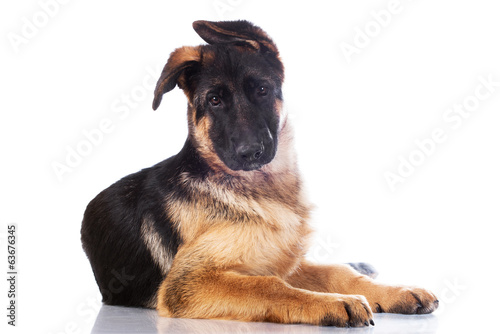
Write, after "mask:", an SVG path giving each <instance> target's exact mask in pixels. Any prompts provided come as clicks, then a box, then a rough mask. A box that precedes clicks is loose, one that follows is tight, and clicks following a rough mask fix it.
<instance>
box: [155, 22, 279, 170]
mask: <svg viewBox="0 0 500 334" xmlns="http://www.w3.org/2000/svg"><path fill="white" fill-rule="evenodd" d="M193 27H194V29H195V31H196V32H197V33H198V34H199V35H200V36H201V37H202V38H203V39H204V40H205V41H206V42H207V43H209V44H208V45H200V46H196V47H190V46H185V47H181V48H179V49H176V50H175V51H174V52H172V54H171V55H170V58H169V60H168V62H167V64H166V65H165V67H164V69H163V72H162V74H161V77H160V79H159V80H158V84H157V86H156V90H155V98H154V102H153V109H155V110H156V108H158V106H159V105H160V102H161V100H162V96H163V94H164V93H166V92H168V91H170V90H172V89H173V88H174V87H175V86H176V85H178V86H179V87H180V88H181V89H183V91H184V93H185V94H186V96H187V98H188V121H189V139H190V140H191V141H192V143H193V144H194V145H195V147H196V148H197V150H198V151H199V152H200V154H201V155H202V156H203V158H205V159H208V160H209V163H210V165H211V166H219V167H222V168H224V169H226V170H227V168H229V170H231V171H239V170H243V171H251V170H256V169H259V168H261V167H262V166H264V165H265V164H268V163H269V162H271V161H272V160H273V158H274V157H275V155H276V151H277V147H278V134H279V130H280V129H279V126H280V112H281V104H282V103H281V101H282V93H281V86H282V83H283V78H284V69H283V64H282V62H281V61H280V59H279V54H278V49H277V48H276V45H275V44H274V43H273V41H272V40H271V39H270V38H269V36H267V34H266V33H265V32H264V31H263V30H262V29H260V28H258V27H256V26H254V25H253V24H251V23H249V22H247V21H229V22H208V21H196V22H194V23H193Z"/></svg>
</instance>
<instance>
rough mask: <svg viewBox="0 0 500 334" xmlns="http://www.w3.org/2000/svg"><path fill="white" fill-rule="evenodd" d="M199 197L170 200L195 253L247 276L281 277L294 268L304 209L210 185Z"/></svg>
mask: <svg viewBox="0 0 500 334" xmlns="http://www.w3.org/2000/svg"><path fill="white" fill-rule="evenodd" d="M205 189H206V188H205ZM200 194H202V193H200ZM203 195H204V197H199V199H200V200H197V201H190V202H189V203H187V202H183V203H177V204H176V203H170V204H171V205H170V217H171V219H172V220H173V222H174V224H175V225H176V226H177V228H178V230H179V231H180V234H181V236H182V239H183V241H184V244H185V245H186V246H188V245H189V246H188V247H193V251H194V249H196V250H195V252H196V253H197V256H200V257H206V258H208V259H212V260H213V261H214V262H216V263H219V264H223V265H224V266H225V267H233V268H235V269H237V270H238V271H240V272H244V273H246V274H249V275H277V276H286V275H287V274H289V273H290V271H291V270H293V269H294V268H295V266H296V265H297V262H298V260H299V259H300V257H301V256H302V255H303V254H304V251H305V248H306V242H307V235H308V234H309V232H310V230H309V227H308V225H307V214H308V211H307V210H302V211H301V210H299V208H298V207H292V206H290V205H289V204H287V203H283V202H279V201H277V200H273V199H272V198H269V197H267V198H248V197H244V196H240V195H238V194H235V193H234V192H229V191H223V190H218V191H217V192H215V190H214V189H213V188H212V189H211V191H210V194H203ZM207 195H208V196H207ZM300 206H301V205H299V207H300ZM304 207H305V206H304Z"/></svg>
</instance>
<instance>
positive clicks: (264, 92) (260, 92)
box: [257, 86, 268, 96]
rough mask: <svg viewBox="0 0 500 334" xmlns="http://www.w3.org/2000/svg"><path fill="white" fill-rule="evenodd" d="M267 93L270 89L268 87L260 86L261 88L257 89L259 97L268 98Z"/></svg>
mask: <svg viewBox="0 0 500 334" xmlns="http://www.w3.org/2000/svg"><path fill="white" fill-rule="evenodd" d="M267 92H268V89H267V87H266V86H260V87H259V88H257V95H259V96H266V95H267Z"/></svg>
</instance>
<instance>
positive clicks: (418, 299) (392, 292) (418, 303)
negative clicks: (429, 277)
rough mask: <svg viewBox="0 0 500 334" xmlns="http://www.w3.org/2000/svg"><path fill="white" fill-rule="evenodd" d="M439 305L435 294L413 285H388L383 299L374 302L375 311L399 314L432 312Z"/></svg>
mask: <svg viewBox="0 0 500 334" xmlns="http://www.w3.org/2000/svg"><path fill="white" fill-rule="evenodd" d="M438 306H439V301H438V300H437V298H436V296H435V295H434V294H433V293H432V292H430V291H428V290H425V289H421V288H415V287H390V288H388V289H387V295H386V298H384V300H381V301H379V302H376V303H375V308H374V311H375V312H387V313H401V314H427V313H432V312H434V310H436V309H437V308H438Z"/></svg>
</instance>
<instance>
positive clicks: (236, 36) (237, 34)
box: [193, 20, 278, 55]
mask: <svg viewBox="0 0 500 334" xmlns="http://www.w3.org/2000/svg"><path fill="white" fill-rule="evenodd" d="M193 28H194V30H195V31H196V32H197V33H198V35H200V37H201V38H203V40H204V41H205V42H207V43H208V44H226V43H233V44H237V45H246V46H250V47H251V48H253V49H255V50H258V51H262V52H266V51H270V52H272V53H274V54H276V55H277V54H278V48H277V47H276V45H275V44H274V42H273V41H272V39H271V38H270V37H269V36H268V35H267V34H266V33H265V32H264V30H262V29H261V28H259V27H257V26H255V25H253V24H252V23H250V22H248V21H244V20H240V21H220V22H210V21H195V22H193Z"/></svg>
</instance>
